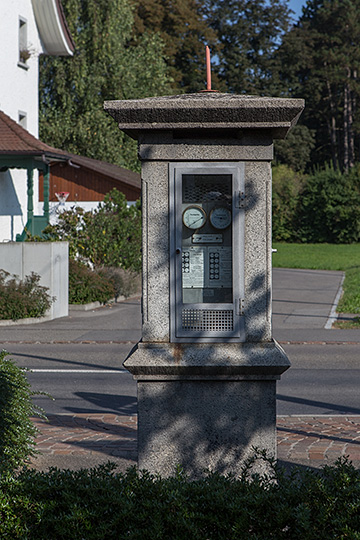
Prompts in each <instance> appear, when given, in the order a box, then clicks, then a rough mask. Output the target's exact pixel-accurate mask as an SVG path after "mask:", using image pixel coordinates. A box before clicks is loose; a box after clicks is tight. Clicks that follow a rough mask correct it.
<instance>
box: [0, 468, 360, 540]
mask: <svg viewBox="0 0 360 540" xmlns="http://www.w3.org/2000/svg"><path fill="white" fill-rule="evenodd" d="M0 537H1V538H2V539H4V540H5V539H9V540H14V539H16V538H22V539H27V540H32V539H34V540H42V539H44V540H45V539H46V540H49V539H51V540H57V539H69V540H83V539H86V540H104V539H106V540H112V539H114V540H115V539H116V540H120V539H124V540H125V539H131V540H162V539H163V540H170V539H171V540H182V539H186V540H192V539H193V540H212V539H216V540H231V539H234V540H235V539H236V540H242V539H243V540H250V539H253V540H269V539H276V540H282V539H284V540H292V539H294V540H299V539H300V538H301V540H311V539H313V540H331V539H337V540H341V539H344V540H345V539H353V540H355V539H359V538H360V474H359V472H358V471H357V470H355V469H354V467H353V466H352V465H351V464H350V463H348V462H347V461H346V460H342V461H339V462H338V463H337V464H336V465H335V466H333V467H325V468H324V469H323V471H321V472H318V473H315V472H310V471H305V472H299V473H298V474H295V473H294V474H292V475H291V476H290V477H287V476H286V475H285V474H284V473H281V472H279V471H277V472H276V473H275V475H269V476H268V477H265V478H260V477H258V476H255V477H253V478H251V477H250V476H249V475H247V474H243V476H242V478H240V479H238V480H235V479H232V478H225V477H222V476H220V475H216V474H213V475H210V476H208V477H206V478H204V479H203V480H197V481H190V480H188V479H186V478H185V477H184V476H183V475H182V474H181V473H179V474H177V475H176V476H174V477H173V478H170V479H161V478H159V477H156V476H151V475H150V474H148V473H146V472H143V473H141V474H140V475H139V474H138V473H137V472H136V470H135V468H133V469H129V470H128V471H127V473H126V474H114V473H113V471H112V467H111V465H110V464H108V465H105V466H100V467H98V468H95V469H91V470H81V471H77V472H72V471H68V470H63V471H60V470H58V469H50V470H49V471H48V472H46V473H40V472H36V471H34V470H25V471H23V472H21V473H20V474H19V475H18V476H16V477H11V476H3V477H2V478H1V480H0Z"/></svg>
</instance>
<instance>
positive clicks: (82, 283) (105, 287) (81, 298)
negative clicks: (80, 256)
mask: <svg viewBox="0 0 360 540" xmlns="http://www.w3.org/2000/svg"><path fill="white" fill-rule="evenodd" d="M114 296H115V289H114V284H113V282H112V281H111V280H110V279H108V278H107V277H106V275H104V273H103V272H101V270H99V271H93V270H91V269H90V268H88V267H87V266H86V265H85V264H83V263H81V262H79V261H75V260H74V259H69V304H88V303H90V302H101V303H105V302H107V301H108V300H110V299H111V298H114Z"/></svg>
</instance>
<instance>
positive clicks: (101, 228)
mask: <svg viewBox="0 0 360 540" xmlns="http://www.w3.org/2000/svg"><path fill="white" fill-rule="evenodd" d="M44 234H45V235H46V236H47V238H48V239H49V238H51V239H53V240H66V241H68V242H69V256H70V258H72V259H76V258H78V257H80V258H81V259H82V260H84V261H86V262H90V263H91V264H92V265H94V266H96V267H101V266H110V267H111V266H114V267H121V268H123V269H125V270H126V269H130V270H133V271H135V272H139V271H140V269H141V211H140V205H139V204H136V205H132V206H129V207H128V206H127V203H126V199H125V196H124V194H123V193H120V192H119V191H118V190H116V189H113V190H112V191H111V192H110V193H108V194H107V195H106V196H105V198H104V201H103V202H102V203H100V204H99V206H98V208H97V209H96V210H95V211H93V212H84V211H83V209H82V208H79V207H78V208H74V209H73V210H67V211H65V212H62V213H61V214H60V216H59V220H58V223H57V224H56V225H50V226H49V227H47V228H46V229H45V231H44Z"/></svg>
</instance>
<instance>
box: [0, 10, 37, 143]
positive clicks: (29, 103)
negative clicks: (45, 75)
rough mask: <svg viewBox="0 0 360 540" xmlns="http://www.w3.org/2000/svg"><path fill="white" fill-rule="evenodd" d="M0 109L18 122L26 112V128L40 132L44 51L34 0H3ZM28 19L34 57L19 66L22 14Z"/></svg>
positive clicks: (29, 39) (30, 47)
mask: <svg viewBox="0 0 360 540" xmlns="http://www.w3.org/2000/svg"><path fill="white" fill-rule="evenodd" d="M0 14H1V15H0V66H1V84H0V109H1V110H2V111H4V112H5V113H6V114H7V115H9V116H10V117H11V118H12V119H13V120H15V122H18V119H19V111H23V112H25V113H26V114H27V126H26V129H27V130H28V131H29V132H30V133H31V134H32V135H34V136H35V137H37V136H38V117H39V106H38V101H39V98H38V82H39V54H41V53H42V52H43V48H42V46H41V42H40V38H39V35H38V31H37V27H36V23H35V18H34V14H33V10H32V5H31V0H0ZM20 17H21V18H24V19H25V20H26V26H27V43H28V47H29V49H30V52H31V57H30V58H29V60H28V61H27V62H26V64H27V68H28V69H26V68H24V67H21V66H19V18H20Z"/></svg>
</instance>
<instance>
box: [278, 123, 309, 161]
mask: <svg viewBox="0 0 360 540" xmlns="http://www.w3.org/2000/svg"><path fill="white" fill-rule="evenodd" d="M314 146H315V137H314V132H313V131H311V130H310V129H309V128H308V127H306V126H304V125H301V124H298V125H296V126H295V127H294V128H293V129H292V130H291V131H290V133H289V134H288V136H287V137H286V139H284V140H277V141H275V145H274V147H275V161H276V163H278V164H279V163H283V164H285V165H288V166H289V167H291V168H292V169H293V171H298V172H304V170H305V169H306V167H307V165H309V164H310V155H311V151H312V149H313V148H314Z"/></svg>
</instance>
